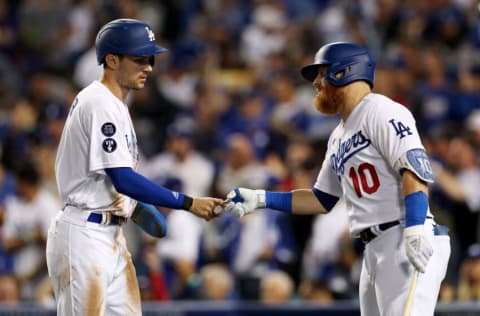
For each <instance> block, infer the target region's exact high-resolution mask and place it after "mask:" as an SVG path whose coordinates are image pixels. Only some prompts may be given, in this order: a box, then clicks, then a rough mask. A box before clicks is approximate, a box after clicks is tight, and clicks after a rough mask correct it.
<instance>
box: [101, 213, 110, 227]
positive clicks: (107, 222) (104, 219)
mask: <svg viewBox="0 0 480 316" xmlns="http://www.w3.org/2000/svg"><path fill="white" fill-rule="evenodd" d="M101 214H102V222H101V224H102V225H110V223H111V221H112V214H111V213H110V212H102V213H101Z"/></svg>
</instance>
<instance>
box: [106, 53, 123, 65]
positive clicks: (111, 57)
mask: <svg viewBox="0 0 480 316" xmlns="http://www.w3.org/2000/svg"><path fill="white" fill-rule="evenodd" d="M119 64H120V56H118V55H115V54H106V55H105V65H106V66H107V67H108V68H111V69H116V68H117V67H118V65H119Z"/></svg>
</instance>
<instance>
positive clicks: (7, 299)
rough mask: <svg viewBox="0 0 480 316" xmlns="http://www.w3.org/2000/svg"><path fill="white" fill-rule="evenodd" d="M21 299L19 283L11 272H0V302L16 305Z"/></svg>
mask: <svg viewBox="0 0 480 316" xmlns="http://www.w3.org/2000/svg"><path fill="white" fill-rule="evenodd" d="M21 301H22V296H21V295H20V284H19V282H18V279H17V278H16V277H15V275H13V274H0V304H5V305H7V306H12V307H13V306H16V305H18V304H20V303H21Z"/></svg>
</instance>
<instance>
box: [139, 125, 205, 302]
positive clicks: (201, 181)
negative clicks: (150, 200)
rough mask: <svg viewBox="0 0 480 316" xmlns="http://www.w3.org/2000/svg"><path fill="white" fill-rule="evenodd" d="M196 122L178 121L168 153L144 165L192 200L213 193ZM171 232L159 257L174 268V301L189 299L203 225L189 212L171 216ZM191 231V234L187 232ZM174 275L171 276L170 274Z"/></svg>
mask: <svg viewBox="0 0 480 316" xmlns="http://www.w3.org/2000/svg"><path fill="white" fill-rule="evenodd" d="M194 133H195V126H194V122H193V121H192V120H191V119H190V118H188V117H183V118H179V119H178V120H177V121H175V122H173V123H172V124H171V125H170V126H169V127H168V128H167V145H166V147H167V151H166V152H162V153H160V154H158V155H156V156H153V157H152V158H151V159H149V161H148V162H147V163H146V164H145V169H144V173H145V174H146V175H147V176H148V177H149V178H151V179H153V180H154V181H155V182H157V183H162V182H163V183H164V182H165V180H166V179H167V180H168V179H176V180H177V183H178V184H179V185H181V189H180V188H175V190H176V191H178V190H181V191H183V192H185V193H186V194H189V195H192V196H204V195H208V194H209V193H210V188H211V186H212V183H213V177H214V168H213V164H212V163H211V162H210V161H208V160H207V159H206V158H205V157H204V156H202V155H201V154H199V153H198V152H197V151H196V149H195V144H194V143H193V137H194ZM167 222H168V232H167V235H166V237H165V238H163V239H162V241H159V242H158V245H157V249H158V254H159V256H160V257H161V258H162V259H163V260H164V262H165V263H166V264H167V265H168V266H169V267H170V268H171V269H167V282H168V285H169V290H170V293H171V295H172V297H174V298H184V299H185V298H189V296H190V295H192V293H191V289H190V288H189V287H190V286H191V285H192V284H190V283H189V282H190V281H192V280H193V279H194V277H195V274H196V265H197V261H198V255H199V248H200V242H201V237H202V234H203V231H204V229H205V228H204V227H205V226H204V225H208V224H207V223H205V224H204V223H203V221H202V220H201V219H199V218H197V217H196V216H194V215H193V214H191V213H189V212H170V214H169V215H168V218H167ZM185 227H188V230H187V231H186V230H185ZM169 272H171V273H169Z"/></svg>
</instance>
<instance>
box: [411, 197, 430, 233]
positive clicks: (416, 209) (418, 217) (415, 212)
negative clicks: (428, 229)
mask: <svg viewBox="0 0 480 316" xmlns="http://www.w3.org/2000/svg"><path fill="white" fill-rule="evenodd" d="M427 211H428V197H427V195H426V194H425V192H422V191H419V192H414V193H410V194H409V195H407V196H406V197H405V227H410V226H416V225H423V224H424V223H425V218H426V216H427Z"/></svg>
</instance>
